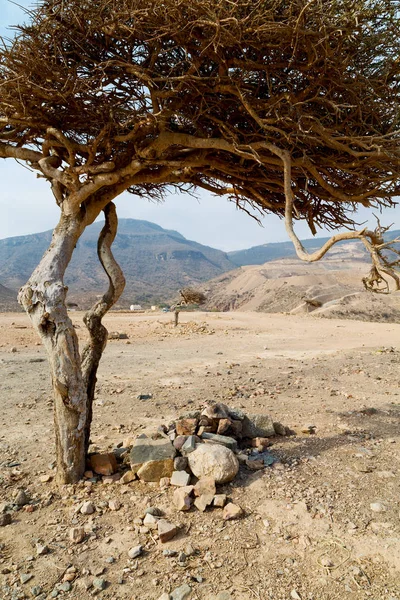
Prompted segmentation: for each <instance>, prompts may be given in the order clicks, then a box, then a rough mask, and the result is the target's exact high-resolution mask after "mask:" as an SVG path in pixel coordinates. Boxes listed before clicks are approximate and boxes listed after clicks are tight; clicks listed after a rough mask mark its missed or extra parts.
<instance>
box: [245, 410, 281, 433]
mask: <svg viewBox="0 0 400 600" xmlns="http://www.w3.org/2000/svg"><path fill="white" fill-rule="evenodd" d="M274 435H275V428H274V424H273V422H272V419H271V417H270V416H268V415H250V416H246V417H244V419H243V421H242V436H243V437H244V438H256V437H260V438H266V437H271V436H274Z"/></svg>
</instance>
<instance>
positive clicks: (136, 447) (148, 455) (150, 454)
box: [130, 438, 176, 473]
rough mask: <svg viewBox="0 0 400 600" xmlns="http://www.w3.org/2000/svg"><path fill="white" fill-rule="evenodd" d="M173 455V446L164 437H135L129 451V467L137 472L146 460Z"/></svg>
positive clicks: (171, 456) (173, 456) (174, 452)
mask: <svg viewBox="0 0 400 600" xmlns="http://www.w3.org/2000/svg"><path fill="white" fill-rule="evenodd" d="M175 456H176V450H175V448H174V447H173V445H172V444H171V442H170V441H169V440H167V439H165V438H162V439H159V440H153V439H151V438H137V439H136V440H135V442H134V444H133V446H132V450H131V452H130V462H131V468H132V471H133V472H134V473H137V471H138V470H139V469H140V467H141V466H142V465H143V464H144V463H146V462H149V461H153V460H154V461H160V460H167V459H171V458H172V459H174V458H175Z"/></svg>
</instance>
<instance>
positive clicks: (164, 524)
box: [157, 519, 178, 544]
mask: <svg viewBox="0 0 400 600" xmlns="http://www.w3.org/2000/svg"><path fill="white" fill-rule="evenodd" d="M157 526H158V535H159V538H160V542H162V543H163V544H164V543H165V542H169V540H172V538H173V537H175V536H176V534H177V533H178V528H177V527H176V525H173V524H172V523H169V522H168V521H166V520H165V519H160V520H159V521H158V524H157Z"/></svg>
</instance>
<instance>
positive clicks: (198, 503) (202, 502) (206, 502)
mask: <svg viewBox="0 0 400 600" xmlns="http://www.w3.org/2000/svg"><path fill="white" fill-rule="evenodd" d="M213 500H214V494H202V495H201V496H199V497H198V498H196V500H195V501H194V505H195V507H196V508H198V510H200V511H201V512H204V511H205V510H206V508H207V506H210V504H212V503H213Z"/></svg>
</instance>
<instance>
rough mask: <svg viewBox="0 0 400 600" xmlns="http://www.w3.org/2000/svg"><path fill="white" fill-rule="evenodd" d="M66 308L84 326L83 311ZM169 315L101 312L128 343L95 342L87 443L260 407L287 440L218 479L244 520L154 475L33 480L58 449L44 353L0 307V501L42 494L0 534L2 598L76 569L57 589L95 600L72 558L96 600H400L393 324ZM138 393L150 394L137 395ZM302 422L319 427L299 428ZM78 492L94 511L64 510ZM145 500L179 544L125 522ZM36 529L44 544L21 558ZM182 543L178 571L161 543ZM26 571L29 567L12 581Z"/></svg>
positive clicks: (112, 442) (398, 357) (399, 357)
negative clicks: (212, 405)
mask: <svg viewBox="0 0 400 600" xmlns="http://www.w3.org/2000/svg"><path fill="white" fill-rule="evenodd" d="M72 317H73V320H74V322H76V324H77V325H79V328H78V329H77V331H78V333H79V335H80V336H81V335H82V336H83V337H84V326H83V325H82V324H81V315H80V314H78V313H72ZM171 319H172V315H170V314H166V315H160V314H158V315H132V314H124V313H122V314H112V315H110V316H109V317H108V319H107V323H106V324H107V326H108V328H109V330H110V331H119V332H125V333H127V334H128V335H129V339H128V340H127V341H126V340H117V341H110V342H109V345H108V347H107V350H106V353H105V356H104V360H103V362H102V366H101V370H100V374H99V390H98V395H97V399H96V403H95V404H96V405H95V415H94V426H93V435H92V442H93V443H94V444H96V445H97V446H98V447H99V448H100V449H101V450H107V449H112V448H114V447H115V446H116V444H118V443H120V442H122V441H124V442H125V441H126V440H128V441H129V440H131V439H133V438H134V437H135V436H136V435H137V434H139V433H141V432H143V431H146V432H151V431H153V430H154V429H155V428H156V427H157V426H158V425H159V424H160V423H164V422H165V423H168V422H169V421H170V420H171V418H173V417H176V416H178V415H179V414H180V413H181V412H183V411H185V410H191V409H194V408H197V407H200V406H201V405H202V403H203V402H205V401H208V400H222V401H224V402H225V403H227V404H229V405H232V406H239V407H243V408H244V409H245V410H246V411H247V412H254V413H256V412H265V413H269V414H271V415H272V416H273V418H274V420H279V421H281V422H283V423H284V424H285V425H288V426H289V427H290V428H292V429H293V430H295V431H296V432H297V433H298V435H297V436H292V437H289V438H275V439H274V440H273V442H274V444H273V446H272V448H271V451H272V452H273V453H275V455H276V457H277V458H279V459H280V461H281V462H280V463H278V465H276V466H275V467H273V468H269V469H267V470H266V471H264V472H262V474H260V472H258V473H251V472H248V471H246V470H243V471H241V473H240V477H239V478H237V479H236V480H235V482H234V483H233V484H232V485H227V486H224V487H225V490H224V489H223V488H221V491H225V493H228V494H229V496H230V497H231V498H232V499H233V500H234V501H235V502H237V503H238V504H240V505H241V506H242V508H243V509H244V510H245V513H246V516H245V518H244V519H242V520H240V521H232V522H231V523H223V522H222V520H221V513H220V512H218V510H217V509H215V510H213V511H209V512H208V511H207V512H206V513H204V514H200V513H198V512H189V513H188V514H183V513H181V514H177V513H176V511H175V509H174V508H173V506H172V503H171V497H172V492H171V490H167V492H165V493H161V492H160V489H159V488H158V487H157V486H155V485H152V484H143V483H137V482H136V483H132V484H129V485H128V486H122V485H120V484H117V483H116V484H113V485H108V486H105V485H103V484H102V483H96V484H94V485H93V486H91V487H88V485H87V484H84V483H82V484H80V485H78V486H69V487H68V488H64V489H61V490H58V489H57V488H56V487H55V486H54V485H53V483H52V482H48V483H41V482H40V476H41V475H43V474H50V475H51V474H52V471H51V468H50V467H51V463H52V461H53V458H54V457H53V454H52V452H53V442H52V435H53V434H52V407H51V391H50V384H49V378H48V374H47V365H46V362H32V361H37V359H39V360H40V359H42V358H44V357H45V355H44V350H43V348H42V347H41V346H40V345H36V344H37V343H38V341H37V338H36V336H35V334H34V332H33V331H31V329H30V325H29V323H28V320H27V318H26V317H25V316H24V315H22V314H9V313H8V314H3V315H1V317H0V334H1V337H0V382H1V384H0V385H1V398H2V407H3V411H2V415H1V419H0V423H1V438H0V452H1V454H0V477H1V482H2V485H1V490H0V494H1V497H0V502H6V503H9V502H10V501H12V498H13V495H14V493H15V491H16V490H17V489H18V488H20V487H23V488H24V489H26V490H27V491H28V492H29V494H30V495H31V497H32V498H36V499H37V500H38V502H37V504H36V505H35V506H36V510H35V511H34V512H33V513H27V512H25V511H24V510H22V511H19V512H17V513H15V517H14V519H13V523H12V524H11V525H8V526H6V527H3V528H0V543H1V544H4V548H2V550H1V553H2V559H0V573H1V572H2V571H3V574H0V598H1V599H2V600H3V598H4V600H6V599H7V600H8V599H9V598H11V597H12V596H11V594H12V590H15V589H16V587H17V588H19V589H21V590H23V593H25V594H26V597H27V598H28V597H32V593H31V591H30V590H31V588H32V587H33V586H39V585H40V586H41V587H42V590H43V593H44V594H45V595H44V598H47V597H50V596H49V595H50V593H51V591H52V590H53V589H54V585H55V583H56V582H57V580H59V578H60V575H61V577H62V575H63V573H64V571H65V569H67V568H68V566H70V565H73V566H74V567H76V570H77V577H76V580H75V581H74V582H73V583H72V590H71V591H70V592H68V593H61V592H60V597H61V596H65V597H66V598H80V599H86V598H91V597H92V592H91V591H90V590H88V591H86V590H85V589H84V588H83V587H82V584H83V581H84V580H85V579H88V580H90V579H93V575H90V574H89V573H87V574H86V575H85V571H84V569H87V570H88V571H91V572H92V573H95V572H97V571H99V570H101V568H102V567H104V569H105V571H104V574H103V575H101V577H104V578H105V579H106V580H107V581H108V582H109V584H108V587H107V588H106V590H104V591H103V592H101V593H100V596H101V597H102V598H108V599H112V598H115V599H117V598H118V599H125V598H126V599H132V600H133V599H139V598H140V599H141V600H142V599H143V600H150V599H151V600H153V599H154V600H157V599H158V598H159V597H160V596H161V594H162V592H163V591H169V589H173V588H174V587H178V586H179V585H181V584H183V583H185V582H188V583H189V584H190V585H191V586H192V595H191V597H190V598H191V600H196V599H202V600H203V599H207V600H211V598H213V596H214V594H216V593H217V592H219V591H221V590H230V592H231V594H232V598H234V599H235V600H237V599H239V598H240V599H243V600H250V599H252V598H261V599H264V598H265V599H269V598H271V599H273V600H290V599H291V598H295V597H296V596H295V595H293V590H295V591H296V592H297V594H298V595H299V597H300V598H301V600H306V599H307V600H335V599H340V600H342V598H343V597H344V598H349V599H350V600H353V599H354V600H356V599H357V600H358V599H364V598H365V599H366V598H372V599H373V600H381V599H382V600H389V599H390V600H393V599H396V600H400V592H399V591H398V590H399V589H400V540H399V531H400V526H399V525H400V523H399V509H400V501H399V498H400V495H399V492H400V489H399V488H400V484H399V469H400V446H399V444H400V435H399V417H400V402H399V363H400V351H399V350H398V347H399V346H400V344H399V340H400V325H392V324H378V323H365V322H359V321H338V320H320V319H318V320H317V319H313V318H312V317H310V316H309V317H307V316H306V317H304V316H302V317H295V316H287V315H266V314H260V313H257V314H256V313H243V312H241V313H223V314H221V313H208V314H204V313H191V314H182V315H181V322H182V324H181V326H180V327H179V328H178V331H177V330H174V328H173V327H172V326H171ZM189 321H190V323H189V324H188V322H189ZM21 327H27V328H26V329H22V328H21ZM12 348H14V349H16V350H17V351H16V352H12V351H11V350H12ZM148 393H151V394H152V399H150V400H146V401H140V400H138V399H137V396H138V395H139V394H148ZM309 423H312V424H314V425H316V427H317V429H316V435H313V436H308V435H306V434H303V433H301V429H302V426H303V425H305V424H309ZM13 463H18V464H14V466H9V465H13ZM88 498H90V499H91V500H92V502H93V503H94V504H95V505H96V508H97V510H96V513H95V514H94V516H93V518H92V517H85V516H84V515H80V514H78V515H77V514H76V513H75V509H76V508H77V507H79V506H80V504H81V503H82V501H83V500H87V499H88ZM114 498H118V499H120V501H121V502H122V508H121V509H120V510H118V511H117V512H112V511H110V510H109V509H108V508H107V502H108V500H109V499H114ZM148 504H151V505H156V506H159V507H160V508H162V509H164V510H165V511H166V513H167V515H168V518H169V520H171V521H174V522H176V523H179V524H181V525H182V530H181V534H180V535H179V536H178V538H176V539H175V540H173V541H172V542H170V543H168V544H166V545H163V546H162V548H161V547H160V546H159V545H158V544H157V542H154V541H153V540H152V539H151V537H149V535H148V534H140V533H138V532H137V531H135V524H134V522H133V520H134V518H135V517H137V516H140V514H141V513H142V512H143V509H144V508H145V507H146V505H148ZM371 504H378V505H380V508H381V509H382V510H381V512H374V510H371V507H370V505H371ZM81 523H82V524H86V526H87V530H88V531H89V538H88V541H87V542H85V543H84V544H83V545H72V544H71V542H70V541H69V537H68V532H69V529H70V528H71V527H72V526H74V525H75V526H76V525H77V524H81ZM39 538H40V539H42V540H43V542H45V543H46V544H47V545H48V546H49V549H50V553H49V554H47V555H45V556H39V557H37V558H36V556H35V559H34V560H27V559H28V558H29V557H30V556H31V555H35V543H36V541H37V540H38V539H39ZM137 543H141V544H145V545H146V548H147V550H148V551H147V552H146V554H145V555H144V556H143V558H139V560H138V564H137V566H136V565H132V564H130V561H129V559H128V556H127V551H128V549H129V548H131V547H132V546H135V545H136V544H137ZM189 543H190V544H191V545H192V546H193V547H194V548H195V549H196V550H197V552H196V553H195V554H194V555H193V556H191V557H189V558H188V559H187V563H186V566H185V567H183V566H179V565H177V564H176V559H175V558H170V557H165V556H163V549H165V547H168V548H171V549H177V550H181V549H184V548H185V547H186V546H187V545H188V544H189ZM0 547H1V546H0ZM109 557H113V558H114V559H115V561H114V562H112V563H111V562H107V558H109ZM128 567H129V568H130V569H131V570H130V571H125V572H124V568H128ZM7 571H9V572H7ZM21 573H32V574H33V575H34V577H33V578H32V579H31V580H30V581H29V583H26V584H22V583H20V575H21ZM120 577H122V578H123V580H124V582H125V583H124V584H122V585H120V584H118V583H117V581H118V580H119V578H120ZM196 577H197V579H199V578H202V579H203V581H201V582H199V581H197V580H195V579H193V578H196ZM2 586H3V587H2ZM4 586H9V587H4ZM15 586H16V587H15ZM291 594H292V595H291ZM22 597H24V596H23V595H20V596H17V595H15V598H22Z"/></svg>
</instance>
